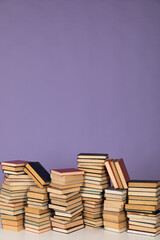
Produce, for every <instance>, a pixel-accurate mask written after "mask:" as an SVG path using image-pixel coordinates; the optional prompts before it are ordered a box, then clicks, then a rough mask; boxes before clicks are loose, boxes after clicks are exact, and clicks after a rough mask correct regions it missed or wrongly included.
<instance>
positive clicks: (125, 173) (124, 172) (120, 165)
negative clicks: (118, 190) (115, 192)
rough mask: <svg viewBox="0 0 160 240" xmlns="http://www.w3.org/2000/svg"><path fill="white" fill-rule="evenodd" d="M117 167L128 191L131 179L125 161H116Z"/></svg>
mask: <svg viewBox="0 0 160 240" xmlns="http://www.w3.org/2000/svg"><path fill="white" fill-rule="evenodd" d="M115 166H116V169H117V171H118V174H119V176H120V179H121V182H122V185H123V188H125V189H127V188H128V182H129V181H130V177H129V175H128V171H127V169H126V166H125V164H124V161H123V159H122V158H121V159H118V160H116V161H115Z"/></svg>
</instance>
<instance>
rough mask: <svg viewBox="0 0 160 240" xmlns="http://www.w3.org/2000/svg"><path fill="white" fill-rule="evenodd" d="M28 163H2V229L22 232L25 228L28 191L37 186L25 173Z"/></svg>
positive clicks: (0, 209) (0, 207)
mask: <svg viewBox="0 0 160 240" xmlns="http://www.w3.org/2000/svg"><path fill="white" fill-rule="evenodd" d="M26 163H27V162H26V161H21V160H16V161H7V162H2V163H1V167H2V170H3V173H4V174H5V178H4V181H3V183H2V187H1V191H0V212H1V223H2V228H3V229H6V230H12V231H20V230H22V229H23V228H24V207H25V205H26V201H27V191H28V189H29V187H30V186H32V185H35V183H34V181H33V180H32V178H31V177H30V176H28V175H26V174H25V172H24V167H25V165H26Z"/></svg>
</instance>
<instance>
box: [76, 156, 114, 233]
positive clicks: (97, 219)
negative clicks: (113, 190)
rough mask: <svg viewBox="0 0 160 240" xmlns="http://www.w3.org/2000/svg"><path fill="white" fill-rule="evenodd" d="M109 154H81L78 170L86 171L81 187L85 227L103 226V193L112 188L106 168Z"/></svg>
mask: <svg viewBox="0 0 160 240" xmlns="http://www.w3.org/2000/svg"><path fill="white" fill-rule="evenodd" d="M107 159H108V154H91V153H80V154H79V155H78V159H77V161H78V168H79V169H80V170H82V171H84V173H85V174H84V184H83V186H82V187H81V194H82V199H83V206H84V210H83V216H84V223H85V226H86V227H88V228H99V227H102V225H103V219H102V213H103V193H104V189H106V188H108V187H110V178H109V175H108V173H107V171H106V168H105V162H106V161H107Z"/></svg>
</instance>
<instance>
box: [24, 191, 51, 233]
mask: <svg viewBox="0 0 160 240" xmlns="http://www.w3.org/2000/svg"><path fill="white" fill-rule="evenodd" d="M27 196H28V200H27V207H25V230H26V231H29V232H34V233H44V232H47V231H50V230H51V223H50V216H51V211H50V210H49V208H48V201H49V198H48V193H47V188H43V189H42V188H39V187H38V186H34V187H30V189H29V191H28V194H27Z"/></svg>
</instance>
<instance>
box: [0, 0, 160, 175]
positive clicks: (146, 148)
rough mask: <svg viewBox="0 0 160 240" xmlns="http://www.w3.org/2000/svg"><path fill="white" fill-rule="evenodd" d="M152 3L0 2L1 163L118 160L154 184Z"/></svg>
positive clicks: (156, 115) (158, 64) (159, 119)
mask: <svg viewBox="0 0 160 240" xmlns="http://www.w3.org/2000/svg"><path fill="white" fill-rule="evenodd" d="M159 23H160V1H158V0H157V1H156V0H134V1H128V0H121V1H119V0H106V1H104V0H87V1H86V0H80V1H75V0H67V1H66V0H55V1H49V0H45V1H44V0H34V1H33V0H26V1H24V0H14V1H13V0H2V1H1V2H0V55H1V57H0V68H1V71H0V160H9V159H10V160H11V159H27V160H38V161H40V162H41V163H42V164H44V166H45V167H46V168H47V169H48V170H49V169H50V168H63V167H71V166H76V154H77V153H79V152H107V153H109V154H110V156H111V157H114V158H118V157H123V158H124V160H125V162H126V165H127V168H128V171H129V173H130V176H131V178H132V179H133V178H139V179H142V178H146V179H147V178H148V179H154V178H155V179H156V178H160V27H159V26H160V25H159Z"/></svg>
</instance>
